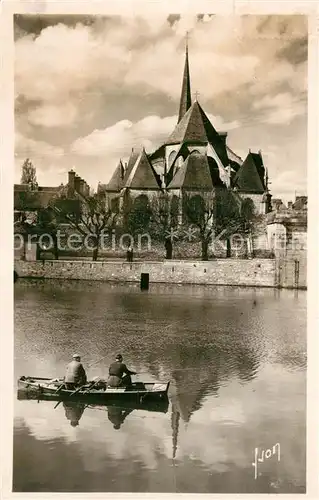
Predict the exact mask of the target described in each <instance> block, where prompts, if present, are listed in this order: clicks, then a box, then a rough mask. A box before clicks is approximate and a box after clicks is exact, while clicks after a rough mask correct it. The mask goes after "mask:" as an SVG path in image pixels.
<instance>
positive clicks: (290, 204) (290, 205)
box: [288, 201, 292, 210]
mask: <svg viewBox="0 0 319 500" xmlns="http://www.w3.org/2000/svg"><path fill="white" fill-rule="evenodd" d="M288 210H292V201H288Z"/></svg>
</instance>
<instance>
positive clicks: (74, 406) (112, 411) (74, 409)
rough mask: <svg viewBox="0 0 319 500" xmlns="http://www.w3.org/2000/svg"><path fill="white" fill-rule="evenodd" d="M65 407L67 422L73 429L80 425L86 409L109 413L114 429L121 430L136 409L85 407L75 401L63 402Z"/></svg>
mask: <svg viewBox="0 0 319 500" xmlns="http://www.w3.org/2000/svg"><path fill="white" fill-rule="evenodd" d="M63 407H64V411H65V416H66V418H67V420H69V421H70V425H71V426H72V427H76V426H78V425H79V422H80V419H81V417H82V415H83V413H84V410H85V408H90V409H93V410H94V409H95V410H102V411H106V412H107V417H108V419H109V421H110V422H111V423H112V424H113V428H114V429H116V430H118V429H120V428H121V426H122V424H123V423H124V420H125V419H126V417H128V415H129V414H130V413H132V411H134V409H135V410H136V408H119V407H118V406H105V407H101V406H97V405H89V406H87V405H84V404H83V403H76V402H74V401H63Z"/></svg>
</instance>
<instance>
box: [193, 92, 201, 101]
mask: <svg viewBox="0 0 319 500" xmlns="http://www.w3.org/2000/svg"><path fill="white" fill-rule="evenodd" d="M194 95H195V101H198V98H199V96H200V93H199V92H198V91H197V90H196V92H195V94H194Z"/></svg>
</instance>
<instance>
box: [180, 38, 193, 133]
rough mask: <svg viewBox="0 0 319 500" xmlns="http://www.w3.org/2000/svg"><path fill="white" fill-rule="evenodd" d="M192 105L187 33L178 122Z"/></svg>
mask: <svg viewBox="0 0 319 500" xmlns="http://www.w3.org/2000/svg"><path fill="white" fill-rule="evenodd" d="M191 105H192V98H191V83H190V76H189V63H188V34H187V35H186V54H185V66H184V74H183V82H182V93H181V100H180V104H179V115H178V123H179V122H180V121H181V119H182V118H183V116H184V115H185V113H186V111H187V110H188V109H189V108H190V107H191Z"/></svg>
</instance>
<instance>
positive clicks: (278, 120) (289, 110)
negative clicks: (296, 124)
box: [253, 92, 307, 125]
mask: <svg viewBox="0 0 319 500" xmlns="http://www.w3.org/2000/svg"><path fill="white" fill-rule="evenodd" d="M253 107H254V109H256V110H262V111H265V116H264V122H265V123H270V124H274V125H281V124H285V123H286V124H289V123H290V122H292V120H294V118H296V117H297V116H300V115H304V114H306V112H307V107H306V105H305V104H304V103H303V102H300V101H298V100H297V99H296V98H295V97H294V96H293V95H292V94H291V93H288V92H286V93H281V94H277V95H276V96H273V97H270V96H264V97H263V98H261V99H260V100H259V101H256V102H255V103H254V104H253Z"/></svg>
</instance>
